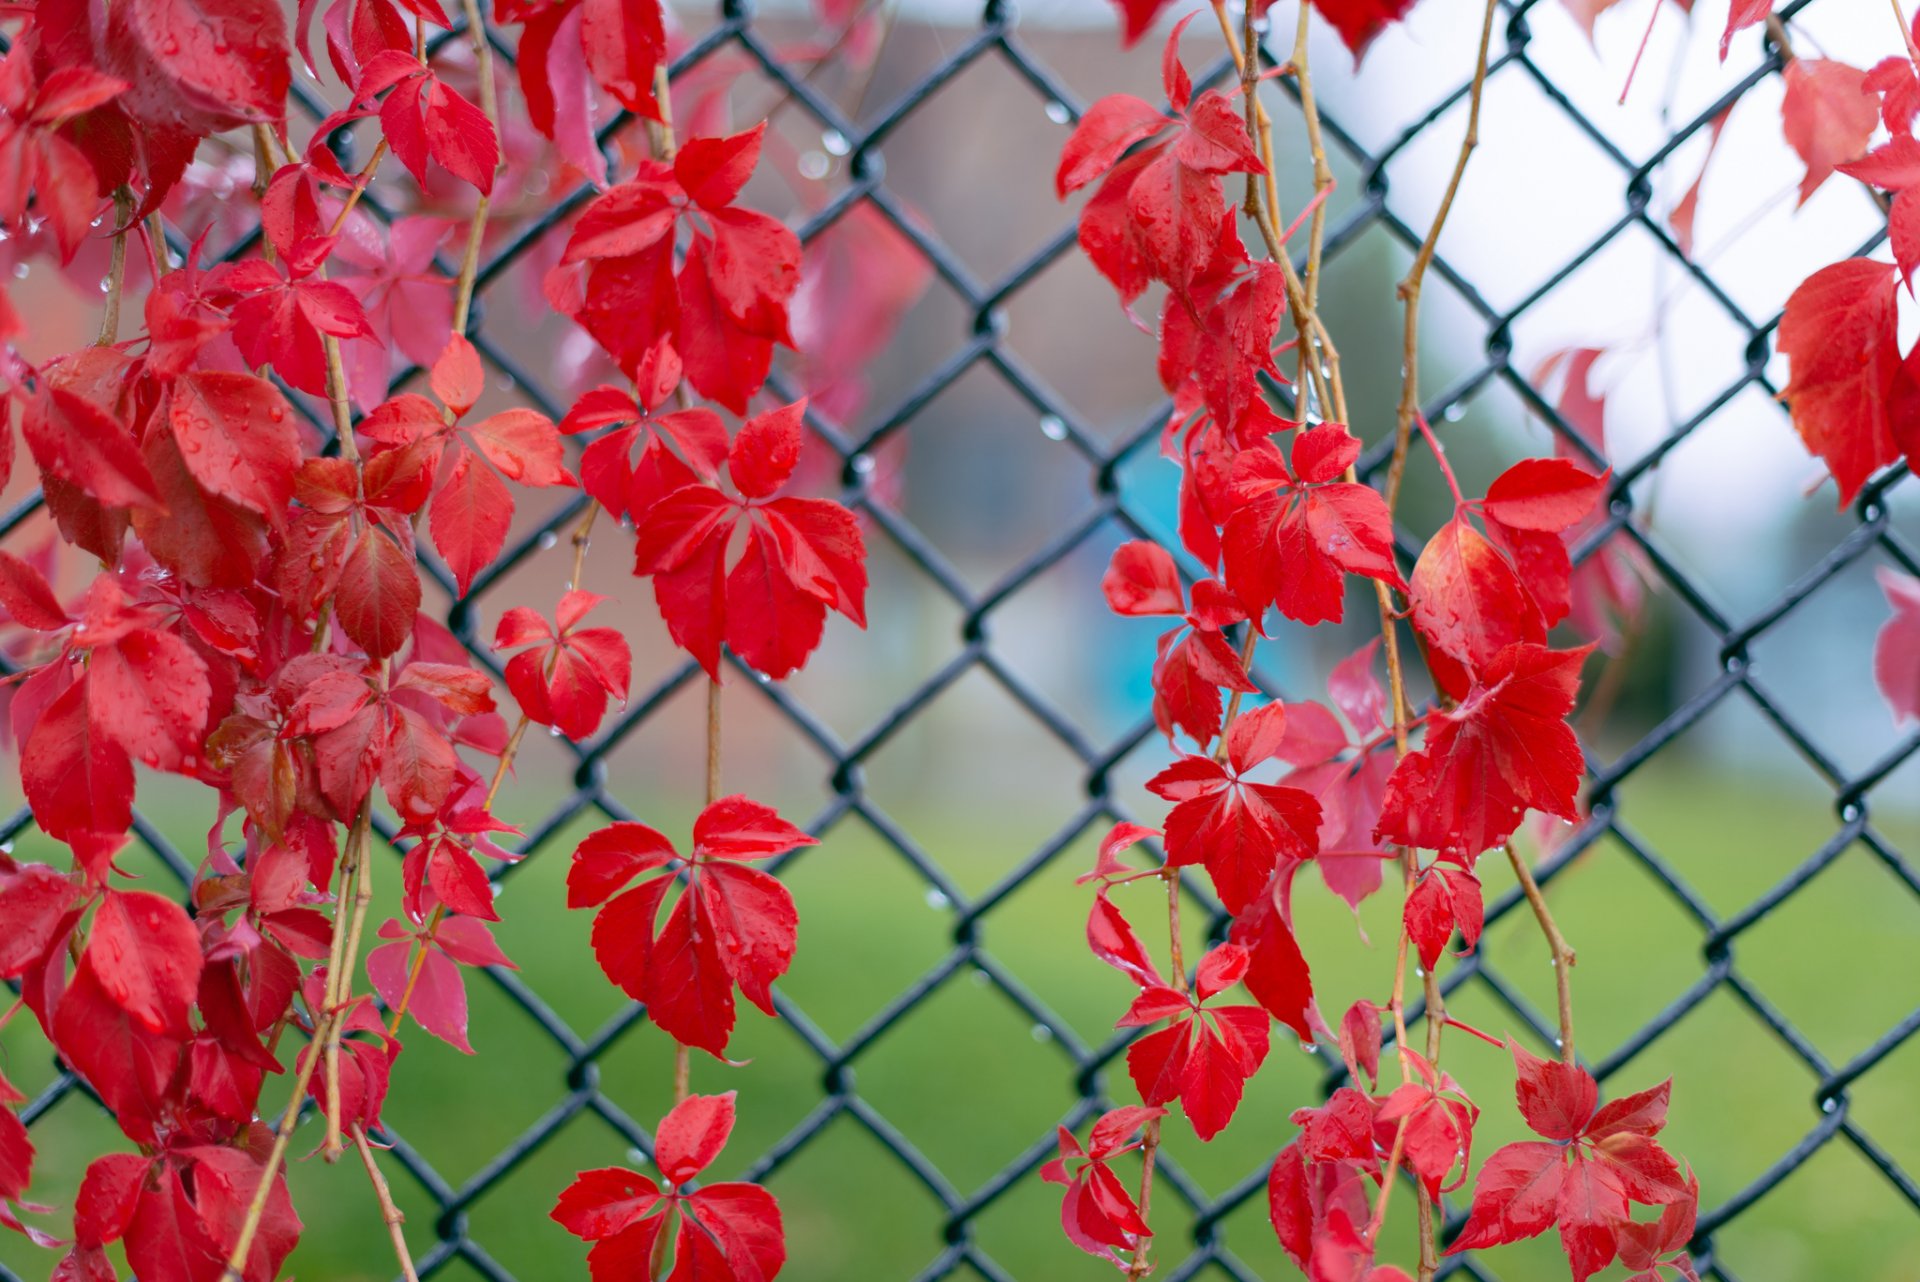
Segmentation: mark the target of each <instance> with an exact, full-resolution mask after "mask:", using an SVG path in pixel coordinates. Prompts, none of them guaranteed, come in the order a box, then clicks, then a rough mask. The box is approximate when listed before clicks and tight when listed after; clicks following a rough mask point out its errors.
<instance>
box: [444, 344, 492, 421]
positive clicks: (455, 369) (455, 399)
mask: <svg viewBox="0 0 1920 1282" xmlns="http://www.w3.org/2000/svg"><path fill="white" fill-rule="evenodd" d="M430 382H431V384H432V387H433V394H434V395H435V396H437V397H439V398H440V403H441V404H442V405H445V406H446V407H447V408H448V409H450V410H452V411H453V416H454V417H455V418H459V417H460V416H461V415H463V414H465V413H466V412H467V411H468V410H470V409H472V408H473V406H474V403H475V402H476V401H478V400H479V399H480V394H481V392H483V391H484V390H485V388H486V382H487V374H486V370H484V369H483V368H481V365H480V353H479V352H477V351H475V350H474V347H473V344H472V343H469V342H468V341H467V340H466V337H465V336H464V335H461V334H455V335H453V336H452V337H450V338H448V339H447V346H446V350H445V351H443V352H441V353H440V359H439V360H436V361H435V362H434V363H433V369H432V371H431V373H430Z"/></svg>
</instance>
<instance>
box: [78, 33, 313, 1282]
mask: <svg viewBox="0 0 1920 1282" xmlns="http://www.w3.org/2000/svg"><path fill="white" fill-rule="evenodd" d="M95 48H96V50H97V51H98V53H99V54H100V55H101V57H102V68H101V69H102V70H104V71H108V72H110V73H112V74H114V75H117V76H119V77H121V78H122V79H124V80H126V81H128V82H130V84H131V86H132V87H131V88H129V89H128V90H127V92H126V93H125V94H124V95H122V97H121V98H120V105H121V106H123V107H124V108H126V110H127V112H128V113H129V114H130V115H132V116H133V117H134V118H135V119H136V120H137V121H139V122H141V123H143V124H148V125H151V126H155V127H158V128H160V129H169V128H171V129H184V130H185V131H187V132H188V133H192V134H209V133H215V132H219V131H222V130H226V129H232V128H234V127H235V126H237V125H242V124H248V123H257V122H267V121H278V120H284V119H285V118H286V99H287V89H288V86H289V83H290V80H291V69H290V63H291V53H292V51H291V49H289V47H288V44H287V30H286V22H285V19H284V18H283V17H282V16H281V12H280V6H279V5H278V4H276V3H273V0H127V3H125V4H116V5H114V6H113V7H112V8H111V9H110V10H108V11H107V28H106V31H105V32H104V35H103V36H102V37H99V38H96V41H95ZM156 1282H159V1280H158V1279H156Z"/></svg>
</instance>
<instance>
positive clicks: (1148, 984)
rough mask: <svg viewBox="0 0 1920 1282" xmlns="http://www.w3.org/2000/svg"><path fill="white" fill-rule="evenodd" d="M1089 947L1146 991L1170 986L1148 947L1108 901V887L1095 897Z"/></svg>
mask: <svg viewBox="0 0 1920 1282" xmlns="http://www.w3.org/2000/svg"><path fill="white" fill-rule="evenodd" d="M1087 947H1088V948H1089V949H1091V950H1092V951H1093V955H1094V956H1095V957H1098V958H1099V959H1100V960H1101V961H1103V962H1105V963H1107V965H1109V966H1112V967H1113V968H1114V969H1115V970H1118V971H1120V972H1121V973H1122V974H1124V975H1126V976H1127V977H1128V978H1129V979H1131V980H1133V982H1134V983H1136V984H1138V985H1140V986H1141V987H1142V988H1163V987H1165V986H1166V982H1167V981H1166V980H1164V979H1162V978H1160V972H1159V970H1158V969H1157V968H1156V967H1155V966H1154V964H1153V959H1152V958H1151V957H1149V956H1148V955H1147V949H1146V945H1145V944H1142V943H1141V942H1140V937H1139V936H1138V935H1137V934H1135V933H1134V930H1133V927H1132V925H1130V924H1129V923H1128V921H1127V919H1126V917H1125V916H1124V915H1123V914H1122V913H1121V912H1120V910H1119V909H1118V908H1116V907H1114V904H1113V901H1112V900H1111V899H1109V898H1107V891H1106V888H1105V887H1104V886H1103V887H1102V888H1101V889H1100V890H1099V891H1097V892H1096V893H1095V894H1094V897H1093V907H1092V909H1091V910H1089V912H1088V913H1087Z"/></svg>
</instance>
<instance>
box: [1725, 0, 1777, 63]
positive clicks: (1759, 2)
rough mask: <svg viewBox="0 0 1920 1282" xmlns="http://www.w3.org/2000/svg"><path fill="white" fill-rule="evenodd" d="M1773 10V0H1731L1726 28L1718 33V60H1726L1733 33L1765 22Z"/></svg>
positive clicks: (1735, 33)
mask: <svg viewBox="0 0 1920 1282" xmlns="http://www.w3.org/2000/svg"><path fill="white" fill-rule="evenodd" d="M1772 12H1773V0H1733V4H1732V7H1731V8H1730V9H1729V10H1728V11H1727V29H1726V30H1725V31H1723V32H1721V33H1720V61H1722V62H1725V61H1726V60H1727V47H1728V46H1729V45H1731V44H1732V43H1733V38H1734V36H1735V35H1737V34H1738V33H1740V32H1741V31H1744V30H1745V29H1746V28H1748V27H1752V26H1757V25H1758V24H1760V23H1762V22H1765V21H1766V20H1767V17H1768V15H1770V14H1771V13H1772Z"/></svg>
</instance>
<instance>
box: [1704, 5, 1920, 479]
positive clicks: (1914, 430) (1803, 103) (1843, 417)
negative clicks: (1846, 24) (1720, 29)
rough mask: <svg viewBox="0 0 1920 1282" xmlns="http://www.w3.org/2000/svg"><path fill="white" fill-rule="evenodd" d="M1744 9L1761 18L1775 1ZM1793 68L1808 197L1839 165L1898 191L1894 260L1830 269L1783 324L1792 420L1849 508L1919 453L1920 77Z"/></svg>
mask: <svg viewBox="0 0 1920 1282" xmlns="http://www.w3.org/2000/svg"><path fill="white" fill-rule="evenodd" d="M1747 7H1748V8H1750V9H1751V10H1752V15H1751V16H1750V17H1749V18H1748V19H1747V20H1748V21H1753V22H1757V21H1759V20H1760V19H1762V18H1764V17H1765V16H1766V14H1767V11H1768V8H1769V6H1767V5H1765V4H1759V5H1753V6H1747ZM1741 8H1742V6H1740V5H1736V6H1735V15H1734V16H1735V19H1736V20H1737V19H1738V18H1739V17H1740V12H1739V11H1740V9H1741ZM1731 29H1732V28H1729V30H1730V31H1731ZM1785 74H1786V81H1787V92H1786V97H1785V100H1784V101H1783V102H1782V104H1781V125H1782V129H1783V131H1784V133H1785V135H1786V138H1787V142H1788V143H1789V144H1790V145H1791V146H1792V147H1793V149H1794V150H1795V151H1796V152H1798V153H1799V155H1800V157H1801V159H1802V160H1803V161H1804V162H1805V163H1806V167H1807V169H1806V176H1805V178H1804V179H1803V180H1802V182H1801V185H1800V199H1801V202H1802V203H1805V201H1806V200H1807V198H1808V197H1809V196H1811V195H1812V194H1813V192H1814V190H1815V189H1816V188H1818V187H1819V186H1820V185H1821V184H1822V183H1824V182H1826V181H1827V180H1828V179H1829V178H1830V177H1831V176H1832V175H1833V174H1834V173H1835V172H1838V173H1841V174H1845V175H1847V176H1848V177H1850V178H1853V179H1856V180H1858V181H1859V182H1862V183H1865V184H1866V185H1867V186H1869V187H1872V188H1878V189H1880V190H1883V191H1885V192H1887V193H1889V194H1890V195H1891V197H1892V203H1891V205H1890V210H1891V212H1890V214H1889V216H1888V221H1887V226H1888V233H1889V239H1890V244H1891V249H1892V256H1893V262H1892V263H1884V262H1880V261H1878V260H1875V259H1868V258H1850V259H1847V260H1845V261H1844V262H1839V263H1835V264H1833V265H1831V266H1829V267H1823V268H1821V269H1820V270H1819V271H1817V272H1815V273H1814V274H1813V275H1811V276H1809V277H1808V278H1807V279H1806V280H1805V281H1804V282H1802V283H1801V285H1800V286H1799V288H1797V289H1795V290H1794V291H1793V294H1792V296H1791V297H1790V298H1788V300H1787V307H1786V313H1785V315H1784V316H1782V317H1781V320H1780V331H1779V340H1778V343H1779V350H1780V352H1781V353H1782V354H1783V355H1785V356H1786V358H1787V362H1788V366H1789V371H1790V378H1789V380H1788V383H1787V387H1786V391H1785V396H1786V400H1787V405H1788V408H1789V409H1791V410H1792V412H1793V425H1794V427H1795V428H1796V429H1797V430H1798V431H1799V433H1800V439H1801V440H1802V441H1804V442H1805V443H1806V447H1807V449H1808V450H1809V451H1811V452H1812V453H1813V454H1815V455H1817V456H1818V457H1819V458H1820V459H1821V460H1822V461H1823V462H1824V463H1825V464H1826V465H1827V470H1828V471H1829V472H1830V473H1832V475H1833V480H1834V484H1835V485H1836V486H1837V487H1838V489H1839V493H1840V503H1841V505H1842V506H1845V505H1846V504H1848V503H1851V502H1852V501H1853V500H1854V499H1855V498H1856V497H1857V496H1858V495H1859V493H1860V491H1861V490H1862V489H1863V488H1864V487H1865V486H1866V484H1867V482H1868V480H1869V479H1870V478H1871V477H1872V476H1873V475H1874V473H1876V472H1878V471H1879V470H1880V469H1882V468H1884V467H1887V466H1889V465H1891V464H1894V463H1897V462H1899V461H1900V460H1901V459H1903V458H1906V459H1911V458H1913V457H1916V456H1920V344H1916V345H1915V346H1914V347H1913V348H1911V349H1910V350H1909V351H1907V353H1906V354H1905V355H1904V356H1903V355H1902V354H1901V350H1900V342H1899V334H1898V301H1897V300H1898V294H1899V289H1900V286H1901V285H1902V284H1903V283H1904V284H1905V285H1906V286H1907V288H1908V290H1909V292H1911V289H1912V284H1913V271H1914V268H1915V266H1916V265H1920V195H1916V196H1915V197H1914V199H1912V200H1909V199H1907V197H1908V195H1910V194H1913V192H1914V189H1915V188H1916V187H1920V141H1917V140H1916V139H1915V137H1914V132H1913V129H1914V121H1915V117H1916V114H1920V76H1917V75H1916V71H1915V67H1914V64H1913V61H1912V60H1911V59H1910V58H1909V57H1908V56H1907V54H1906V53H1905V51H1901V52H1899V53H1897V54H1894V55H1889V56H1888V57H1887V58H1885V59H1882V60H1881V61H1880V62H1879V63H1877V64H1875V65H1874V66H1873V67H1872V68H1870V69H1868V70H1866V71H1861V70H1860V69H1858V68H1856V67H1851V66H1848V65H1847V64H1845V63H1843V62H1838V61H1834V60H1829V59H1800V60H1796V61H1793V62H1790V63H1789V64H1788V65H1787V68H1786V73H1785ZM1881 130H1884V135H1885V136H1884V140H1883V141H1880V142H1879V143H1877V144H1876V143H1875V142H1874V137H1875V134H1876V132H1878V131H1881Z"/></svg>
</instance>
